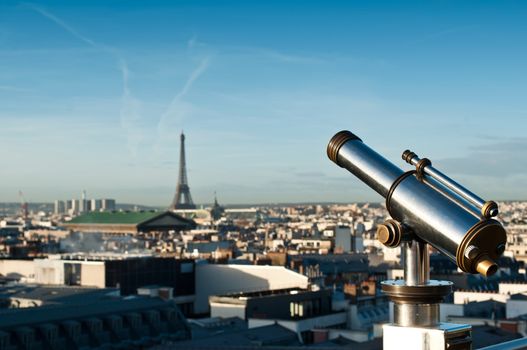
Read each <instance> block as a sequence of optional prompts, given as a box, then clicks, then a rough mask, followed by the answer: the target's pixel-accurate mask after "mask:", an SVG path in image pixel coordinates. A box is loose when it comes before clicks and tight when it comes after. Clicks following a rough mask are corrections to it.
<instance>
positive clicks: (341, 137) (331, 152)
mask: <svg viewBox="0 0 527 350" xmlns="http://www.w3.org/2000/svg"><path fill="white" fill-rule="evenodd" d="M350 140H359V141H361V142H362V140H361V139H360V138H359V137H358V136H357V135H355V134H354V133H352V132H351V131H348V130H342V131H339V132H338V133H336V134H335V136H333V137H332V138H331V140H329V143H328V148H327V154H328V157H329V159H331V161H333V162H334V163H335V164H337V165H338V166H340V167H342V166H341V165H340V164H339V163H338V155H339V151H340V148H341V147H342V145H344V144H345V143H346V142H348V141H350Z"/></svg>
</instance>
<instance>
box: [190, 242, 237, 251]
mask: <svg viewBox="0 0 527 350" xmlns="http://www.w3.org/2000/svg"><path fill="white" fill-rule="evenodd" d="M231 246H232V241H219V242H189V243H188V244H187V251H188V252H192V251H193V250H194V249H197V250H198V251H199V252H200V253H212V252H214V251H216V250H217V249H228V248H230V247H231Z"/></svg>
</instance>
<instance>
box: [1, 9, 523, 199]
mask: <svg viewBox="0 0 527 350" xmlns="http://www.w3.org/2000/svg"><path fill="white" fill-rule="evenodd" d="M417 4H418V6H416V5H417ZM495 4H497V3H493V2H488V3H484V4H477V6H476V4H469V3H463V4H460V3H457V2H454V1H452V2H441V3H426V4H421V3H417V2H403V3H397V4H393V3H389V2H381V3H375V4H373V3H369V2H353V3H350V4H346V5H344V4H340V3H337V2H334V3H327V2H324V3H323V2H310V3H302V6H300V5H299V4H298V3H295V2H287V3H284V2H280V6H278V2H272V1H271V2H265V3H258V4H257V3H244V2H236V1H226V2H207V1H199V2H185V1H178V2H175V3H172V4H170V5H166V4H163V3H162V2H148V3H147V4H146V3H137V4H135V5H134V6H132V5H130V4H129V3H122V2H106V1H104V2H103V1H90V2H82V1H79V2H75V5H72V4H69V3H68V2H62V1H57V2H32V3H20V2H15V1H7V2H3V3H2V4H1V5H0V61H1V62H2V65H1V66H0V106H1V107H0V122H1V123H2V128H0V140H1V141H0V155H1V156H2V159H4V161H5V162H6V164H7V166H6V167H3V170H2V173H1V174H2V176H1V179H2V182H1V184H0V195H1V198H2V201H5V202H16V201H18V191H19V190H22V191H23V192H24V194H25V196H26V198H27V200H29V201H35V202H52V201H53V200H55V199H61V198H64V199H66V198H71V196H72V195H74V196H79V197H80V192H81V190H82V189H86V190H87V191H88V194H89V196H90V197H93V198H95V197H97V198H102V197H111V198H116V199H117V200H118V201H119V202H121V203H137V204H145V205H156V206H168V205H169V204H170V201H171V199H172V197H173V195H174V193H175V189H176V182H177V171H178V161H179V159H178V153H179V135H180V133H181V131H184V132H185V135H186V136H187V139H186V152H187V166H188V177H189V186H190V190H191V193H192V196H193V198H194V200H195V202H196V203H211V202H212V201H213V198H214V192H215V191H216V192H217V193H218V199H219V201H220V202H221V203H224V204H234V203H247V204H250V203H269V202H271V203H276V202H285V203H288V202H357V201H375V202H378V201H382V198H380V197H378V196H376V195H375V194H373V193H372V192H371V191H370V190H369V188H367V186H365V185H363V184H362V183H360V182H359V181H358V180H356V179H355V178H354V177H353V176H352V175H351V174H349V173H347V172H346V171H344V170H342V169H339V168H338V167H336V166H335V165H334V164H332V163H331V162H330V161H329V160H328V159H327V157H326V155H325V148H326V145H327V142H328V141H329V139H330V138H331V137H332V136H333V135H334V134H335V133H336V132H337V131H339V130H342V129H349V130H351V131H352V132H354V133H356V134H357V135H359V136H360V137H361V138H362V139H363V140H364V141H365V143H366V144H368V145H370V146H371V147H372V148H373V149H375V150H377V151H379V152H380V153H381V154H382V155H384V156H386V157H387V158H388V159H389V160H391V161H392V162H394V163H395V164H397V165H398V166H400V167H402V168H403V167H405V166H404V165H403V161H402V160H401V158H400V154H401V153H402V151H403V150H404V149H406V148H410V149H411V150H413V151H415V152H416V153H417V154H419V155H420V156H423V157H429V158H430V159H431V160H432V161H433V162H434V165H435V166H437V168H439V169H441V170H443V171H444V172H445V173H447V174H448V175H450V176H452V177H453V178H454V179H456V180H459V181H460V182H461V183H463V184H464V185H466V186H467V187H468V188H470V189H472V190H473V191H474V192H476V193H478V194H479V195H481V196H482V197H484V198H489V199H496V200H508V199H526V198H527V155H526V153H525V152H524V150H525V149H526V148H527V138H526V137H525V130H527V128H526V127H527V119H526V118H525V117H526V114H527V109H526V107H525V103H524V96H523V91H524V85H525V81H526V79H525V78H526V73H527V70H526V67H525V65H524V64H523V62H524V61H525V59H526V58H527V57H526V56H527V49H526V48H525V47H524V46H523V45H521V43H522V39H523V38H524V37H525V34H527V25H525V23H524V18H525V14H526V12H527V11H526V10H527V5H525V4H519V3H515V2H500V3H499V4H500V6H499V7H498V6H496V5H495ZM269 24H272V25H269Z"/></svg>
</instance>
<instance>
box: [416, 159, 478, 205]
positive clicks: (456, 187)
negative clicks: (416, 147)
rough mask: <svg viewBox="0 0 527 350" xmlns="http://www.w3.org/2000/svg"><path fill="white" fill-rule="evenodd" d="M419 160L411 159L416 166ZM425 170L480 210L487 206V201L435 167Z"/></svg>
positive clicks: (426, 167)
mask: <svg viewBox="0 0 527 350" xmlns="http://www.w3.org/2000/svg"><path fill="white" fill-rule="evenodd" d="M419 160H420V158H419V157H418V156H417V155H416V156H414V157H412V159H410V163H411V164H412V165H414V166H415V165H417V163H418V162H419ZM423 170H424V172H425V174H426V175H428V176H430V177H432V178H434V179H436V180H437V181H438V182H440V183H441V184H443V186H445V187H447V188H449V189H451V190H452V191H454V192H456V193H457V194H459V195H460V196H461V197H463V198H465V199H466V200H467V201H469V202H470V203H472V204H473V205H475V206H477V207H478V208H479V209H481V208H482V207H483V205H484V204H485V200H483V199H482V198H481V197H479V196H478V195H476V194H475V193H473V192H471V191H470V190H468V189H466V188H465V187H463V186H462V185H460V184H458V183H457V182H456V181H454V180H452V179H451V178H450V177H448V176H446V175H445V174H443V173H442V172H441V171H439V170H437V169H436V168H434V167H433V166H431V165H429V166H425V167H424V168H423Z"/></svg>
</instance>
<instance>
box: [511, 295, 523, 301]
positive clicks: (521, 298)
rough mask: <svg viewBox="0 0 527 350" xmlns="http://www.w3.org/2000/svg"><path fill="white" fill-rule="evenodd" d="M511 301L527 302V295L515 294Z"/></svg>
mask: <svg viewBox="0 0 527 350" xmlns="http://www.w3.org/2000/svg"><path fill="white" fill-rule="evenodd" d="M511 300H527V295H525V294H513V295H511Z"/></svg>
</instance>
